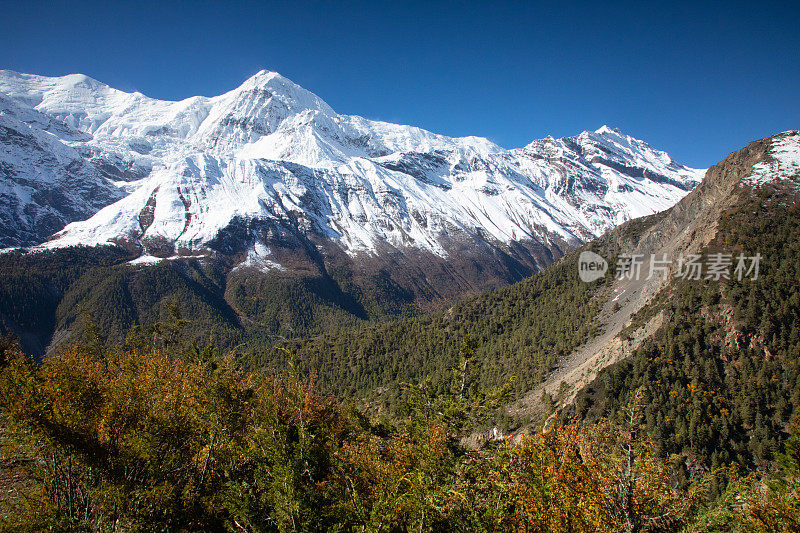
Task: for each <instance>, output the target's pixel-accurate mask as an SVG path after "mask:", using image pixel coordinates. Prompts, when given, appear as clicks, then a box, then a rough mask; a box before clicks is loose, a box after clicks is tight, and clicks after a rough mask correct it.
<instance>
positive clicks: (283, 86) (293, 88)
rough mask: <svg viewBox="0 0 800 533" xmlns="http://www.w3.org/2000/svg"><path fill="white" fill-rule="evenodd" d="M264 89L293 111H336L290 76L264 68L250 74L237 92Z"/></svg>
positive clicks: (325, 112) (329, 113)
mask: <svg viewBox="0 0 800 533" xmlns="http://www.w3.org/2000/svg"><path fill="white" fill-rule="evenodd" d="M254 90H258V91H264V92H266V93H268V94H269V96H271V97H276V98H277V99H278V100H280V101H281V102H283V103H284V104H285V105H286V106H287V108H289V109H290V110H292V111H301V110H305V109H311V110H315V111H320V112H322V113H324V114H326V115H334V114H335V112H334V110H333V109H332V108H331V106H329V105H328V104H327V103H326V102H325V101H324V100H323V99H322V98H320V97H319V96H317V95H316V94H314V93H312V92H311V91H309V90H307V89H304V88H303V87H301V86H300V85H298V84H296V83H295V82H293V81H292V80H290V79H289V78H287V77H285V76H282V75H281V74H279V73H278V72H275V71H272V70H266V69H262V70H259V71H258V72H256V73H255V74H254V75H252V76H250V77H249V78H247V80H245V82H244V83H242V84H241V85H240V86H239V87H238V88H237V89H235V92H237V93H241V92H251V91H254Z"/></svg>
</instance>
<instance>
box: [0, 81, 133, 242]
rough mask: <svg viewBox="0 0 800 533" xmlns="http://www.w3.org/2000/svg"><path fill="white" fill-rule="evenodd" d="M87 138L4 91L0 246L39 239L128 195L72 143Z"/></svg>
mask: <svg viewBox="0 0 800 533" xmlns="http://www.w3.org/2000/svg"><path fill="white" fill-rule="evenodd" d="M86 138H87V135H86V134H84V133H82V132H79V131H76V130H74V129H72V128H69V127H68V126H67V125H66V124H64V123H62V122H60V121H58V120H56V119H53V118H51V117H49V116H47V115H44V114H42V113H39V112H38V111H35V110H34V109H31V108H30V107H27V106H25V105H23V104H19V103H17V102H16V101H14V100H12V99H10V98H7V97H4V96H3V95H0V247H9V246H30V245H34V244H37V243H40V242H42V241H44V240H46V239H47V238H49V237H50V236H51V235H52V234H53V233H55V232H56V231H58V230H60V229H61V228H63V227H64V226H65V225H66V224H67V223H69V222H71V221H73V220H81V219H84V218H88V217H90V216H91V215H93V214H94V213H96V212H97V211H98V210H99V209H100V208H102V207H104V206H106V205H109V204H111V203H112V202H115V201H117V200H119V199H121V198H122V197H124V196H125V194H124V192H123V191H122V190H120V189H119V188H118V187H116V186H115V185H114V184H113V182H112V181H111V180H109V179H108V178H107V177H106V176H104V175H103V174H102V172H101V171H100V170H99V169H98V168H96V167H94V166H93V165H91V164H90V163H89V162H87V161H86V160H85V159H84V158H83V157H82V156H81V154H80V153H78V151H77V150H76V149H75V148H73V147H71V146H69V143H70V142H81V141H83V140H85V139H86Z"/></svg>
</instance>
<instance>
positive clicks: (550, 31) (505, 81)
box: [0, 0, 800, 166]
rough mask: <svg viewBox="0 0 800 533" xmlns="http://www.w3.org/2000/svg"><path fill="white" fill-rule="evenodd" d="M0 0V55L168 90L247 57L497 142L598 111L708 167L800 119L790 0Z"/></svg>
mask: <svg viewBox="0 0 800 533" xmlns="http://www.w3.org/2000/svg"><path fill="white" fill-rule="evenodd" d="M748 4H749V5H737V3H736V2H735V1H734V2H730V1H729V2H703V1H700V0H698V1H692V2H677V1H676V2H662V3H648V2H631V3H619V4H611V3H607V2H564V1H550V2H541V3H502V2H492V3H485V4H478V3H467V2H453V3H440V2H435V1H432V0H429V1H425V2H420V3H400V2H392V3H386V4H385V5H384V3H379V2H365V3H358V2H349V3H346V4H341V5H337V4H333V3H325V2H319V3H309V2H303V1H300V2H279V3H270V2H242V3H237V4H234V5H225V4H223V3H221V2H220V3H211V2H169V1H163V2H152V3H151V2H147V1H138V2H131V3H124V4H116V3H114V2H108V3H106V2H96V3H95V2H91V3H83V2H77V1H75V2H63V3H51V2H48V3H41V4H40V3H37V2H33V1H25V2H15V1H9V0H2V1H0V6H2V13H3V30H2V32H0V68H9V69H12V70H18V71H23V72H33V73H37V74H45V75H62V74H67V73H73V72H81V73H84V74H88V75H90V76H92V77H94V78H97V79H99V80H101V81H103V82H105V83H108V84H109V85H112V86H114V87H117V88H120V89H123V90H129V91H130V90H138V91H141V92H143V93H145V94H147V95H149V96H153V97H157V98H164V99H180V98H184V97H188V96H192V95H195V94H203V95H215V94H219V93H222V92H224V91H226V90H229V89H231V88H233V87H235V86H237V85H238V84H239V83H241V82H242V81H243V80H244V79H246V78H247V77H249V76H250V75H252V74H254V73H255V72H256V71H258V70H259V69H261V68H267V69H270V70H276V71H278V72H280V73H281V74H283V75H285V76H287V77H289V78H291V79H293V80H294V81H295V82H297V83H299V84H300V85H302V86H304V87H305V88H307V89H309V90H311V91H313V92H315V93H317V94H318V95H319V96H321V97H322V98H323V99H324V100H326V101H327V102H328V103H329V104H330V105H331V106H332V107H333V108H334V109H336V110H337V111H338V112H340V113H348V114H358V115H363V116H366V117H369V118H376V119H381V120H388V121H392V122H399V123H405V124H413V125H416V126H420V127H423V128H426V129H429V130H432V131H434V132H437V133H444V134H447V135H481V136H485V137H489V138H490V139H492V140H494V141H495V142H497V143H498V144H500V145H502V146H505V147H516V146H522V145H524V144H527V143H528V142H529V141H531V140H532V139H535V138H540V137H544V136H545V135H548V134H551V135H553V136H556V137H560V136H564V135H573V134H575V133H577V132H579V131H581V130H585V129H596V128H598V127H599V126H601V125H602V124H606V123H607V124H609V125H612V126H615V127H618V128H620V129H622V130H623V131H625V132H627V133H630V134H631V135H634V136H636V137H640V138H643V139H645V140H647V141H648V142H650V143H651V144H652V145H654V146H655V147H658V148H662V149H665V150H667V151H668V152H670V153H671V154H672V155H673V157H675V158H676V159H677V160H678V161H680V162H683V163H686V164H690V165H694V166H707V165H710V164H713V163H715V162H717V161H718V160H720V159H721V158H722V157H724V156H725V155H727V154H728V153H729V152H731V151H732V150H735V149H738V148H739V147H741V146H743V145H744V144H745V143H746V142H747V141H749V140H752V139H755V138H760V137H764V136H767V135H770V134H773V133H776V132H779V131H784V130H787V129H798V128H800V26H798V23H799V22H800V2H796V1H787V2H778V3H770V2H761V1H760V2H749V3H748Z"/></svg>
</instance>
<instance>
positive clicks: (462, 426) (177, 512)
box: [0, 331, 800, 532]
mask: <svg viewBox="0 0 800 533" xmlns="http://www.w3.org/2000/svg"><path fill="white" fill-rule="evenodd" d="M161 333H162V335H161V336H160V337H159V335H153V336H152V337H151V338H153V339H155V340H157V341H158V342H157V346H150V347H149V348H148V349H146V350H138V349H131V350H126V349H112V350H106V349H104V348H103V347H102V345H100V344H99V343H97V342H91V339H90V340H89V342H86V343H84V344H83V345H79V346H75V347H73V348H71V349H69V350H66V351H64V352H62V353H61V354H59V355H58V356H56V357H53V358H50V359H48V360H46V361H45V362H44V363H43V364H41V365H37V364H35V363H32V362H30V360H29V359H28V358H26V357H25V356H24V355H23V354H22V353H21V352H20V350H19V349H18V348H17V347H16V345H14V344H13V343H12V342H11V341H9V340H8V339H6V340H4V341H3V343H2V349H1V350H0V361H1V364H2V372H1V373H0V405H1V406H2V411H3V414H4V415H3V416H4V417H5V421H4V425H5V426H6V428H5V432H4V437H3V454H4V456H5V458H6V459H8V460H10V459H15V460H17V461H18V462H19V461H21V460H23V459H25V458H27V459H33V461H29V462H27V463H25V464H26V465H27V466H26V467H25V470H26V472H27V476H28V479H29V481H30V482H29V483H28V484H27V485H26V487H27V488H26V489H24V491H25V493H24V494H11V496H15V497H10V496H9V495H4V500H3V501H2V505H3V506H4V507H6V509H4V511H5V512H4V513H3V514H4V516H5V518H4V523H3V527H4V528H5V529H6V530H9V531H40V530H45V529H47V530H50V531H574V532H579V531H628V532H634V531H677V530H681V529H685V530H687V531H781V530H784V531H796V530H797V529H796V528H797V527H799V526H800V521H799V520H800V514H799V512H800V494H798V485H797V483H798V481H800V467H799V465H800V457H799V456H798V453H799V452H798V450H800V448H799V447H798V443H797V440H796V439H793V440H790V441H788V442H787V445H786V447H785V453H784V454H782V455H781V456H780V457H781V462H780V464H781V466H780V468H777V469H775V470H774V471H773V472H771V473H770V474H765V475H764V477H763V478H761V479H759V478H757V477H756V476H755V475H753V474H750V475H739V474H738V473H737V472H736V470H735V469H733V470H732V469H730V468H726V469H724V470H725V471H724V472H721V471H716V472H704V473H698V474H697V475H695V476H692V477H691V478H690V479H688V480H685V481H683V482H677V481H676V476H675V472H676V465H675V464H673V463H672V462H671V460H670V459H661V458H659V457H658V456H657V455H656V454H655V452H654V446H653V443H652V441H651V440H650V438H649V437H648V436H647V435H646V434H645V433H644V432H642V431H641V420H640V418H641V405H640V403H641V391H636V392H635V393H634V394H632V395H631V397H630V401H629V403H628V404H627V405H626V408H625V409H624V410H623V411H624V412H623V413H622V414H623V415H624V416H621V417H620V420H621V422H619V423H611V422H609V421H607V420H601V421H598V422H597V423H595V424H591V425H588V424H582V423H579V422H575V421H570V422H567V423H564V424H560V423H557V424H554V425H552V426H551V427H549V428H548V429H547V430H546V431H543V432H541V433H539V432H537V433H535V434H533V435H530V436H521V437H518V438H514V439H508V438H507V439H501V440H497V441H494V442H492V443H491V444H490V445H489V446H487V447H484V448H483V449H481V450H469V449H465V448H464V447H463V446H462V445H461V444H460V442H461V440H460V439H461V437H463V436H464V435H465V434H466V433H467V432H468V431H469V428H470V427H472V425H474V424H475V423H476V422H477V421H478V420H479V419H480V417H481V416H483V415H484V414H485V413H487V412H489V411H491V409H492V408H493V407H494V406H495V405H496V404H497V403H498V402H500V401H502V400H503V390H498V391H495V392H493V393H488V394H481V393H478V392H475V391H474V388H472V387H470V384H469V382H468V381H469V378H468V377H467V376H466V375H465V374H464V373H463V372H460V371H458V370H456V371H454V372H453V374H452V379H451V380H450V390H449V393H448V394H443V395H442V394H436V393H434V392H433V391H432V390H431V389H430V387H429V386H428V385H427V384H425V383H422V384H418V385H415V386H409V387H406V388H405V394H404V403H403V409H402V410H401V411H400V412H399V413H398V415H397V416H396V417H394V418H392V419H374V418H370V417H369V416H368V415H366V414H365V413H364V412H363V411H361V410H359V409H357V408H356V407H353V406H345V405H342V404H340V403H338V402H337V401H336V400H335V399H333V398H331V397H326V396H322V395H320V394H319V393H317V392H316V390H315V386H314V380H313V378H308V379H303V378H301V377H300V376H298V374H297V373H296V372H295V371H294V370H293V369H292V368H291V367H289V368H288V369H287V370H286V372H285V373H283V374H282V375H267V374H265V373H263V372H245V371H243V370H242V369H240V368H239V367H238V365H237V364H236V362H235V360H234V359H233V358H231V357H218V356H216V355H215V354H214V352H213V351H212V350H210V349H207V350H197V349H188V350H187V349H182V348H181V349H177V348H176V347H175V346H174V345H171V344H170V343H168V342H164V341H165V340H167V339H168V337H169V331H167V332H164V331H162V332H161ZM469 355H470V354H469V347H468V346H467V345H465V347H464V348H463V349H462V359H463V360H466V358H468V357H469ZM457 368H458V367H457ZM719 475H724V477H725V478H726V479H730V480H731V481H730V483H729V484H728V486H727V488H726V490H725V491H724V492H723V494H722V496H721V497H720V498H719V499H717V500H711V499H709V496H708V495H709V491H708V488H709V485H710V483H711V481H712V479H713V478H714V477H715V476H719ZM14 490H16V489H15V488H12V489H11V491H12V493H13V491H14ZM8 506H13V508H9V507H8ZM793 528H794V529H793Z"/></svg>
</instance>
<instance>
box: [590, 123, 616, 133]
mask: <svg viewBox="0 0 800 533" xmlns="http://www.w3.org/2000/svg"><path fill="white" fill-rule="evenodd" d="M594 132H595V133H596V134H598V135H622V132H621V131H620V130H619V128H612V127H611V126H608V125H606V124H603V125H602V126H600V127H599V128H597V129H596V130H594Z"/></svg>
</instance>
